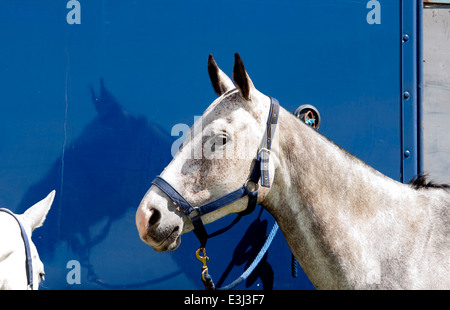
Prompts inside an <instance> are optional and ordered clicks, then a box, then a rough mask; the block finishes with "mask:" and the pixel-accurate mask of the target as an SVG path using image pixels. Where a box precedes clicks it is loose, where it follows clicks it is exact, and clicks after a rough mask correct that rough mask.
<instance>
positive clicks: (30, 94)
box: [0, 0, 420, 289]
mask: <svg viewBox="0 0 450 310" xmlns="http://www.w3.org/2000/svg"><path fill="white" fill-rule="evenodd" d="M79 2H80V4H81V24H73V25H69V24H68V23H67V21H66V15H67V13H68V12H69V11H70V9H67V8H66V2H65V1H62V2H61V1H60V2H56V1H31V0H28V1H21V2H20V3H15V2H14V3H13V2H6V1H3V2H1V3H0V37H1V38H2V46H3V48H2V49H0V63H1V65H2V71H1V83H0V102H1V105H0V171H1V173H0V188H1V191H0V206H2V207H9V208H11V209H12V210H15V211H16V212H21V211H23V210H25V209H26V208H27V207H28V206H29V205H31V204H33V203H35V202H36V201H38V200H40V199H42V198H43V197H45V195H46V194H48V192H50V191H51V190H52V189H56V191H57V194H56V198H55V201H54V204H53V207H52V209H51V211H50V213H49V215H48V218H47V221H46V223H45V225H44V227H42V228H39V229H38V230H36V231H35V233H34V235H33V239H34V241H35V244H36V246H37V248H38V249H39V252H40V256H41V259H42V260H43V262H44V263H45V266H46V281H45V282H44V283H43V288H48V289H56V288H58V289H61V288H65V289H80V288H83V289H103V288H140V289H203V285H202V283H201V281H200V280H199V277H200V269H201V264H200V262H198V261H197V259H196V258H195V250H196V249H197V246H198V241H197V240H196V238H195V236H194V235H193V234H187V235H185V236H184V237H183V239H182V244H181V246H180V248H179V249H178V250H177V251H176V252H173V253H163V254H161V253H156V252H154V251H153V250H152V249H151V248H150V247H148V246H146V245H145V244H144V243H142V242H141V241H140V240H139V237H138V234H137V230H136V228H135V224H134V214H135V211H136V208H137V206H138V204H139V202H140V200H141V198H142V197H143V195H144V194H145V192H146V190H147V189H148V188H149V187H150V184H151V180H152V179H153V177H154V176H155V175H156V174H158V173H159V172H160V171H162V169H163V168H164V167H165V166H166V165H167V164H168V163H169V162H170V160H171V156H170V147H171V144H172V143H173V142H174V141H175V140H176V139H178V136H174V137H172V136H171V135H170V132H171V128H172V127H173V126H174V125H175V124H177V123H186V124H188V125H191V124H192V123H193V121H194V116H196V115H201V114H202V112H203V111H204V110H205V109H206V107H207V106H208V105H209V104H210V102H212V101H213V100H214V99H215V94H214V92H213V89H212V87H211V85H210V81H209V78H208V74H207V69H206V61H207V57H208V54H209V53H212V54H213V55H214V56H215V58H216V60H217V62H218V64H219V66H220V67H221V68H222V69H223V70H224V71H225V72H226V73H228V74H230V75H231V70H232V65H233V53H235V52H239V53H240V55H241V57H242V58H243V60H244V63H245V65H246V68H247V70H248V72H249V74H250V76H251V78H252V80H253V82H254V83H255V85H256V87H257V88H258V89H259V90H260V91H262V92H263V93H265V94H267V95H270V96H274V97H276V98H277V99H278V100H279V101H280V103H281V105H282V106H283V107H284V108H286V109H287V110H289V111H294V110H295V108H297V107H298V106H299V105H301V104H313V105H314V106H316V107H317V108H318V109H319V111H320V114H321V116H322V124H321V128H320V131H321V132H322V133H324V134H325V135H326V136H328V137H329V138H330V139H332V140H333V141H335V142H336V143H337V144H339V145H341V146H342V147H344V148H345V149H347V150H349V151H350V152H352V153H353V154H355V155H356V156H358V157H360V158H361V159H363V160H364V161H366V162H367V163H368V164H370V165H371V166H373V167H374V168H376V169H378V170H380V171H381V172H383V173H385V174H387V175H388V176H390V177H392V178H394V179H397V180H402V178H403V175H405V176H406V175H407V176H408V178H409V177H410V176H411V175H414V174H415V173H416V171H417V168H414V167H417V163H413V164H412V165H411V167H410V166H408V165H404V163H403V153H404V145H403V144H405V146H406V143H407V142H405V141H412V143H414V139H417V138H416V135H417V134H416V132H417V128H416V127H417V126H416V125H417V123H416V119H415V118H414V116H412V118H410V116H409V115H410V114H411V113H413V110H414V105H417V99H416V98H417V96H416V95H415V93H412V94H413V98H410V101H408V104H412V106H410V111H411V113H409V114H408V112H406V114H405V111H406V110H405V108H404V107H405V106H404V104H405V101H404V100H403V99H402V93H403V89H402V88H403V81H405V78H412V79H414V78H417V77H414V75H415V74H416V69H414V68H410V69H409V71H406V70H405V69H406V67H407V66H402V55H403V52H404V51H405V50H404V49H403V50H402V48H403V47H402V34H403V30H402V25H404V24H405V22H408V26H411V27H412V28H411V31H412V33H411V37H412V38H414V41H417V40H420V37H417V36H416V35H415V34H414V31H415V30H414V24H415V23H416V19H415V17H414V16H412V15H414V14H415V13H414V12H410V11H415V10H416V9H415V7H412V6H415V1H382V2H380V3H381V24H373V25H369V24H368V23H367V20H366V16H367V14H368V13H369V12H370V9H368V8H367V6H366V5H367V3H368V2H369V1H364V0H360V1H337V0H324V1H287V0H282V1H269V0H264V1H261V0H259V1H256V0H249V1H234V2H231V1H225V0H220V1H214V2H213V3H211V2H210V1H181V0H180V1H178V0H177V1H170V2H167V1H144V0H136V1H93V0H90V1H82V0H80V1H79ZM403 2H404V3H403ZM407 12H408V13H407ZM400 17H402V18H403V22H402V20H401V19H400ZM410 19H411V20H410ZM413 52H414V51H412V53H413ZM411 57H413V56H411ZM408 61H410V62H411V61H412V59H409V60H408ZM402 68H403V69H404V72H403V73H402ZM408 81H409V82H410V83H412V84H410V85H411V87H412V88H414V83H416V82H415V81H414V80H412V81H410V80H408ZM413 91H414V90H413ZM402 109H403V110H402ZM402 124H403V125H405V126H408V128H406V127H403V128H402ZM408 139H409V140H408ZM415 147H416V148H417V145H416V146H415ZM413 151H416V152H417V150H413ZM417 158H418V156H417V155H416V154H415V155H414V157H413V158H410V159H411V160H414V161H417ZM405 169H406V170H405ZM414 169H416V170H414ZM404 181H408V180H404ZM231 220H232V219H231V218H225V219H223V220H221V221H220V223H217V224H216V223H214V224H211V225H208V227H207V229H208V230H209V231H214V230H215V229H214V228H215V227H216V228H217V227H222V226H223V225H225V224H226V223H229V222H230V221H231ZM273 222H274V220H273V218H272V217H271V216H270V214H268V212H266V211H261V212H260V208H259V207H258V208H257V210H256V211H255V212H254V213H253V214H251V215H249V216H248V217H247V218H246V219H245V220H242V221H241V222H240V223H239V224H238V225H237V226H236V227H235V228H233V229H232V230H231V231H229V232H228V233H226V234H224V235H222V236H218V237H216V238H215V239H212V240H211V241H210V242H209V243H208V256H210V257H211V261H210V263H209V264H208V266H209V271H210V273H211V274H212V276H213V277H214V280H215V282H216V284H219V286H220V284H221V283H224V284H228V283H229V282H231V281H232V280H234V279H235V278H236V277H238V276H239V275H240V274H241V273H242V272H243V271H244V269H245V267H246V266H248V265H250V263H251V262H252V259H253V258H254V257H255V256H256V254H257V253H258V251H259V249H260V248H261V246H262V244H263V242H264V237H265V236H267V234H268V233H269V231H270V229H271V227H272V224H273ZM290 255H291V254H290V250H289V248H288V247H287V245H286V242H285V241H284V238H283V236H282V234H281V233H278V234H277V236H276V237H275V239H274V241H273V244H272V246H271V248H270V249H269V251H268V254H267V256H266V257H265V258H264V259H263V260H262V263H261V264H260V265H259V266H258V268H257V269H256V270H255V272H254V274H253V275H251V276H250V277H249V278H248V280H247V281H246V283H245V284H241V286H240V288H252V289H263V288H264V289H272V288H273V289H311V288H313V287H312V285H311V283H310V282H309V281H308V280H307V278H306V277H305V276H304V275H303V274H301V275H300V276H299V278H297V279H294V278H292V277H291V276H290V259H291V257H290ZM70 260H77V261H79V262H80V263H81V284H69V283H68V282H67V279H66V276H67V274H68V272H69V271H70V270H71V269H70V268H69V269H68V268H66V265H67V263H68V262H69V261H70ZM196 267H198V270H197V269H196Z"/></svg>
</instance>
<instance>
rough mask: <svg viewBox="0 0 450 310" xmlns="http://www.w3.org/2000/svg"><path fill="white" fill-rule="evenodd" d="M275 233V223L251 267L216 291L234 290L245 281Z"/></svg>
mask: <svg viewBox="0 0 450 310" xmlns="http://www.w3.org/2000/svg"><path fill="white" fill-rule="evenodd" d="M277 231H278V224H277V222H275V224H273V227H272V230H271V231H270V233H269V236H268V237H267V239H266V242H265V243H264V245H263V247H262V248H261V250H259V253H258V255H257V256H256V257H255V259H254V260H253V262H252V263H251V265H250V266H249V267H248V268H247V270H245V271H244V273H243V274H242V275H241V276H240V277H239V278H237V279H236V280H234V281H233V282H231V283H230V284H228V285H226V286H223V287H220V288H219V287H217V288H216V289H218V290H232V289H233V288H235V287H236V286H238V285H239V284H241V283H242V282H243V281H245V280H246V279H247V278H248V276H249V275H250V274H251V273H252V272H253V270H254V269H255V268H256V266H258V264H259V262H260V261H261V259H262V258H263V257H264V255H265V254H266V252H267V250H268V249H269V247H270V244H271V243H272V240H273V238H274V237H275V235H276V234H277Z"/></svg>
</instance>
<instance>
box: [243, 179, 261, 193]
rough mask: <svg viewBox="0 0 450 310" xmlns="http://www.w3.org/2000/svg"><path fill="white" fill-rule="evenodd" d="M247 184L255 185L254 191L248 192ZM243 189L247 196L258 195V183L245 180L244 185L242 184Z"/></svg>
mask: <svg viewBox="0 0 450 310" xmlns="http://www.w3.org/2000/svg"><path fill="white" fill-rule="evenodd" d="M248 182H252V183H254V184H255V189H253V190H252V191H250V190H249V188H248ZM244 188H245V191H246V192H247V194H248V195H255V194H256V193H258V189H259V183H256V182H254V181H252V180H250V179H247V181H245V183H244Z"/></svg>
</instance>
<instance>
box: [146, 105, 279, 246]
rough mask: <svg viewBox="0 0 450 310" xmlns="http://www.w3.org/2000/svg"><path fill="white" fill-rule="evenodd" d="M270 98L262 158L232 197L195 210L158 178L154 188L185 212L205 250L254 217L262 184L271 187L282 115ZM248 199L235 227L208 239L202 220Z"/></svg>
mask: <svg viewBox="0 0 450 310" xmlns="http://www.w3.org/2000/svg"><path fill="white" fill-rule="evenodd" d="M269 98H270V103H271V104H270V111H269V117H268V119H267V125H266V131H265V135H264V138H263V142H262V146H261V147H260V149H259V151H258V156H257V158H256V159H255V160H254V166H253V169H252V172H251V174H250V177H249V178H248V180H247V181H246V182H245V184H244V185H243V186H242V187H241V188H239V189H237V190H235V191H233V192H231V193H229V194H226V195H224V196H222V197H220V198H218V199H216V200H214V201H211V202H208V203H206V204H203V205H201V206H199V207H194V206H192V205H191V204H190V203H189V202H188V201H187V200H186V199H185V198H184V197H183V196H182V195H181V194H180V193H179V192H178V191H177V190H176V189H175V188H174V187H173V186H172V185H170V184H169V183H168V182H167V181H166V180H164V179H163V178H161V177H160V176H157V177H156V178H155V179H154V180H153V182H152V184H153V185H155V186H157V187H158V188H159V189H160V190H161V191H163V192H164V193H165V194H166V195H167V196H168V197H169V198H170V199H171V200H172V201H173V202H174V203H175V204H176V205H177V206H179V207H180V208H181V210H182V211H183V212H184V214H185V215H186V216H188V217H189V218H190V220H191V222H192V224H193V225H194V233H195V235H196V236H197V238H198V239H199V241H200V247H201V248H204V247H205V246H206V242H207V240H208V238H211V237H213V236H216V235H218V234H220V233H223V232H225V231H226V230H228V228H230V227H231V226H233V225H234V224H235V223H237V221H238V220H239V219H240V218H241V217H242V216H243V215H247V214H249V213H251V212H252V211H253V210H254V209H255V207H256V202H257V199H258V182H259V180H260V179H261V186H264V187H270V178H269V156H270V148H271V146H272V140H273V137H274V134H275V129H276V125H277V122H278V114H279V110H280V105H279V103H278V100H277V99H275V98H272V97H269ZM248 182H253V183H255V184H256V189H255V190H254V191H250V190H249V189H248V187H247V185H248ZM244 196H248V205H247V209H246V210H244V211H242V212H241V213H239V215H238V217H237V218H236V219H235V220H234V221H233V223H232V224H231V225H229V226H228V227H226V228H224V229H221V230H220V231H218V232H215V233H213V234H210V235H208V233H207V232H206V229H205V226H204V225H203V222H202V220H201V216H202V215H205V214H208V213H211V212H213V211H215V210H217V209H220V208H223V207H225V206H227V205H229V204H231V203H233V202H235V201H237V200H239V199H241V198H243V197H244Z"/></svg>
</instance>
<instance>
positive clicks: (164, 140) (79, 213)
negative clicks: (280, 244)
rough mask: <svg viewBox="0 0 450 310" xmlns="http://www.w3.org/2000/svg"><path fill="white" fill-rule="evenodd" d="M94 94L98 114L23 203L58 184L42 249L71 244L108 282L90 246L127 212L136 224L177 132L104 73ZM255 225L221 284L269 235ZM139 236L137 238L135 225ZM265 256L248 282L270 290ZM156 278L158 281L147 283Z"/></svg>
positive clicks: (49, 252)
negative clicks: (128, 100)
mask: <svg viewBox="0 0 450 310" xmlns="http://www.w3.org/2000/svg"><path fill="white" fill-rule="evenodd" d="M91 100H92V104H93V105H94V107H95V110H96V112H97V115H96V116H95V117H94V118H93V120H92V121H91V122H90V123H89V124H88V125H86V127H85V128H84V129H83V131H82V132H81V134H80V135H79V136H78V137H77V138H75V139H74V140H73V141H72V142H71V143H70V144H69V145H68V146H66V147H65V149H64V152H63V153H62V156H61V157H59V158H58V159H56V160H55V161H54V163H53V165H52V166H51V168H50V170H49V172H48V173H47V174H46V175H45V176H44V177H43V178H42V179H41V180H40V181H39V182H38V183H36V184H34V185H33V186H31V187H30V188H29V189H28V191H27V192H26V194H25V195H24V197H23V199H22V201H21V203H20V205H19V207H20V209H21V210H25V209H26V207H27V206H28V205H30V203H32V202H33V201H34V199H35V197H40V196H43V195H44V194H45V193H48V192H49V191H50V190H52V189H56V191H57V193H56V196H55V200H54V202H53V208H52V211H51V212H49V214H48V216H47V219H46V223H45V225H44V226H43V227H41V228H40V229H39V230H38V231H37V232H36V234H37V236H36V237H35V238H34V239H35V240H36V242H35V243H36V246H37V248H39V251H40V253H41V256H42V255H43V256H45V257H46V258H47V259H51V258H53V257H54V256H55V253H56V251H57V248H58V247H59V246H61V244H67V246H68V247H69V248H70V250H71V251H72V252H73V253H75V254H76V255H78V259H79V261H80V263H81V265H82V266H83V267H85V268H86V269H87V271H88V278H89V279H90V280H91V281H94V282H96V283H97V284H101V285H103V286H105V287H108V286H107V284H105V283H103V284H102V283H101V282H99V278H98V275H97V273H96V271H95V266H93V264H92V263H91V251H92V249H93V247H94V246H96V245H98V244H100V243H101V242H102V241H104V240H105V239H106V238H107V236H108V233H109V231H110V228H111V226H112V224H113V223H114V221H117V220H119V219H122V218H123V217H124V216H125V214H126V213H127V212H128V211H130V212H132V213H133V221H132V222H133V223H132V225H130V229H131V230H135V227H134V211H135V210H136V208H137V206H138V205H139V203H140V201H141V199H142V197H144V195H145V193H146V191H147V190H148V189H149V188H150V186H151V181H152V180H153V178H154V177H155V176H156V175H157V174H159V173H160V172H161V171H162V170H163V169H164V168H165V167H166V166H167V164H168V163H169V162H170V160H171V158H172V156H171V154H170V149H171V144H172V137H171V136H170V135H169V134H168V133H167V132H165V131H164V130H163V129H162V128H160V127H159V126H157V125H155V124H152V123H150V122H148V121H147V120H146V119H145V118H144V117H142V116H134V115H130V114H129V113H127V112H126V111H124V109H123V108H122V106H121V104H120V103H119V102H118V101H117V100H116V99H115V98H114V96H113V95H112V94H111V92H110V91H109V90H108V89H106V87H105V85H104V82H103V80H102V79H100V91H99V94H98V95H96V92H95V90H94V89H93V88H92V87H91ZM131 210H132V211H131ZM250 228H251V229H250ZM250 228H248V229H247V231H246V232H245V234H244V236H243V238H242V240H241V241H240V242H239V244H238V245H237V247H236V249H235V253H234V255H233V259H232V261H231V262H229V265H228V267H227V269H226V271H225V273H224V274H223V275H222V277H221V279H220V280H219V283H220V284H223V282H224V280H225V279H226V278H227V276H228V275H229V273H230V271H231V270H232V269H233V268H234V267H236V266H241V265H243V264H245V265H246V267H248V265H249V264H250V263H251V262H252V261H253V259H254V258H255V257H256V255H257V252H258V249H260V248H261V246H262V244H259V242H256V244H254V243H255V241H254V240H260V241H261V240H264V237H265V234H266V228H267V222H266V221H260V220H259V217H258V219H256V220H255V221H254V222H253V223H252V224H251V226H250ZM40 236H42V237H40ZM136 238H139V237H138V234H137V231H136ZM194 242H196V241H194ZM249 248H251V249H254V250H252V251H249ZM255 251H256V252H255ZM130 254H131V255H132V253H130ZM173 257H174V258H175V259H176V260H177V261H178V263H179V264H180V266H181V265H183V264H185V262H183V259H182V257H180V256H179V255H174V256H173ZM237 257H240V259H237ZM266 259H267V254H266V255H265V257H264V259H263V260H262V263H261V264H260V266H258V268H256V269H255V271H254V272H253V274H252V276H251V277H249V279H248V280H247V285H249V284H251V283H254V281H256V279H257V278H258V277H259V278H261V280H262V281H263V283H264V288H265V289H271V288H272V284H273V270H272V268H271V267H270V265H269V264H268V263H267V262H266ZM187 272H188V273H189V276H198V274H197V272H195V271H193V270H192V271H191V270H190V269H189V270H188V271H187ZM171 274H173V273H171ZM155 281H156V282H158V281H157V280H154V281H149V282H148V283H154V282H155ZM148 283H147V284H148ZM138 284H139V285H137V286H136V287H135V286H133V285H134V284H133V285H131V286H130V287H131V288H138V287H141V284H142V285H144V286H145V284H146V283H138ZM111 288H115V286H113V287H111Z"/></svg>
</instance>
